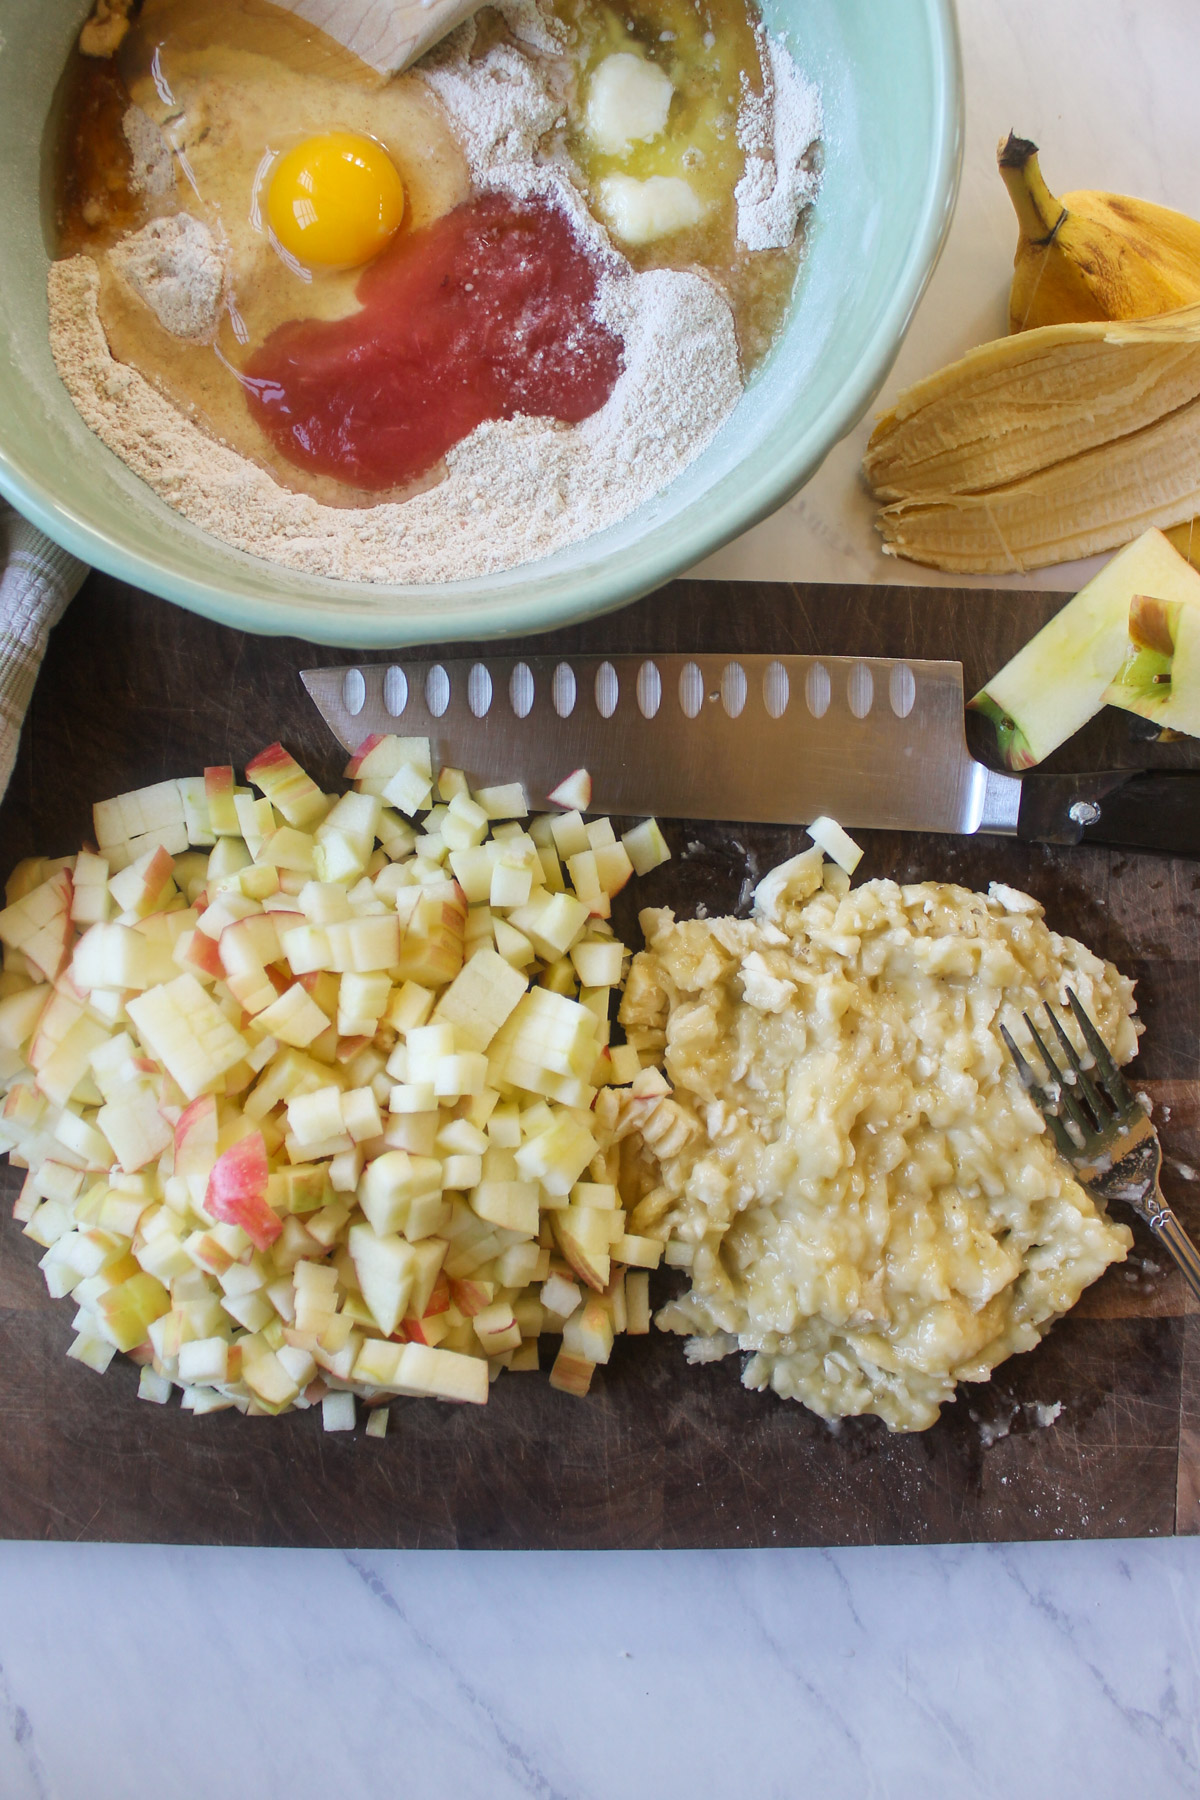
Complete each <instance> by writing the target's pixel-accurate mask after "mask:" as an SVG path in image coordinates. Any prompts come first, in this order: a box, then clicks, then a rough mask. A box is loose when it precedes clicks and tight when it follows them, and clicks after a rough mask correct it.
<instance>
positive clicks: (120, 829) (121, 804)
mask: <svg viewBox="0 0 1200 1800" xmlns="http://www.w3.org/2000/svg"><path fill="white" fill-rule="evenodd" d="M182 823H183V801H182V799H181V797H180V793H179V787H178V784H177V783H176V782H174V781H158V782H155V783H154V784H153V786H151V787H144V788H135V789H134V790H132V792H130V793H128V794H118V795H117V796H116V798H115V799H113V800H98V801H97V802H96V804H95V805H94V806H93V807H92V824H93V827H94V829H95V833H96V842H97V844H98V845H99V847H100V849H101V850H102V851H103V850H105V849H106V848H107V847H108V845H110V844H122V843H125V842H126V841H127V840H128V839H130V838H136V837H141V836H143V835H144V834H145V833H147V832H151V831H158V830H161V829H163V828H166V827H169V826H172V825H180V824H182Z"/></svg>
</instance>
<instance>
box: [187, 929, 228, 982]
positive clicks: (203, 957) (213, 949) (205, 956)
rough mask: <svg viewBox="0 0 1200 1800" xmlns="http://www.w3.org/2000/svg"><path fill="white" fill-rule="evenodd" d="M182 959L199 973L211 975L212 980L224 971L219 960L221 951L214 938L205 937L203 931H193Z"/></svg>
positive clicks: (223, 966)
mask: <svg viewBox="0 0 1200 1800" xmlns="http://www.w3.org/2000/svg"><path fill="white" fill-rule="evenodd" d="M183 960H184V962H185V963H187V964H189V965H190V967H191V968H193V969H196V970H198V971H199V973H200V974H201V975H211V976H212V977H213V979H214V980H217V979H219V978H220V977H221V976H222V975H224V973H225V965H224V964H223V963H222V961H221V952H220V948H219V946H218V944H217V941H216V939H215V938H210V937H207V936H206V935H205V934H204V932H203V931H193V933H192V941H191V943H190V944H189V945H188V947H187V950H186V952H185V954H184V957H183Z"/></svg>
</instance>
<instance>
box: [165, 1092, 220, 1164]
mask: <svg viewBox="0 0 1200 1800" xmlns="http://www.w3.org/2000/svg"><path fill="white" fill-rule="evenodd" d="M216 1153H217V1102H216V1100H215V1098H214V1097H213V1095H212V1094H201V1096H200V1098H199V1099H198V1100H193V1101H192V1103H191V1105H190V1106H185V1107H184V1109H183V1111H182V1112H181V1113H180V1115H179V1118H178V1119H177V1121H176V1123H175V1173H176V1174H177V1175H191V1174H199V1173H200V1172H201V1171H202V1170H204V1169H207V1168H210V1167H211V1165H212V1163H213V1161H214V1159H215V1157H216Z"/></svg>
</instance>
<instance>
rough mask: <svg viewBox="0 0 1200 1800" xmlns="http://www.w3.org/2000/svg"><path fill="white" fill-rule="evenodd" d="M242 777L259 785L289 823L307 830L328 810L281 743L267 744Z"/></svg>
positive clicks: (324, 799)
mask: <svg viewBox="0 0 1200 1800" xmlns="http://www.w3.org/2000/svg"><path fill="white" fill-rule="evenodd" d="M246 779H247V781H252V782H253V783H254V785H255V787H257V788H260V789H261V790H262V792H263V793H264V794H265V795H266V796H267V798H268V800H270V802H271V804H272V805H273V806H274V807H275V808H276V810H277V811H279V812H281V813H282V814H283V816H284V818H285V819H286V820H287V822H288V824H289V825H294V826H296V827H298V828H299V829H300V830H303V831H307V830H309V829H310V828H311V827H312V826H314V825H316V824H317V823H318V822H319V821H320V820H321V819H323V818H324V817H325V814H326V813H327V812H328V811H329V807H330V802H329V801H328V800H327V799H326V797H325V795H324V794H323V793H322V792H321V790H320V788H319V787H318V786H317V784H316V782H315V781H313V780H312V778H311V776H309V775H307V774H306V773H305V771H304V770H303V769H302V768H301V767H300V764H299V763H298V762H297V761H296V760H295V758H294V757H293V756H291V755H289V753H288V752H287V751H286V750H285V749H284V747H283V745H282V744H269V745H268V746H267V748H266V749H265V750H260V751H259V753H258V755H257V756H256V757H254V758H252V760H251V761H250V762H248V763H247V764H246Z"/></svg>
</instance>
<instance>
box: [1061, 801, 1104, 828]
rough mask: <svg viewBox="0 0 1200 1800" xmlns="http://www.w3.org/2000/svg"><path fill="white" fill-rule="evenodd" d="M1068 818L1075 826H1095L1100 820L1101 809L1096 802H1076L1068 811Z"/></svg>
mask: <svg viewBox="0 0 1200 1800" xmlns="http://www.w3.org/2000/svg"><path fill="white" fill-rule="evenodd" d="M1067 817H1068V819H1070V821H1071V823H1072V824H1073V825H1095V824H1096V823H1097V822H1098V821H1099V818H1100V808H1099V807H1098V806H1097V805H1096V802H1095V801H1094V800H1076V801H1074V802H1073V804H1072V805H1071V807H1070V808H1069V809H1068V812H1067Z"/></svg>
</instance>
